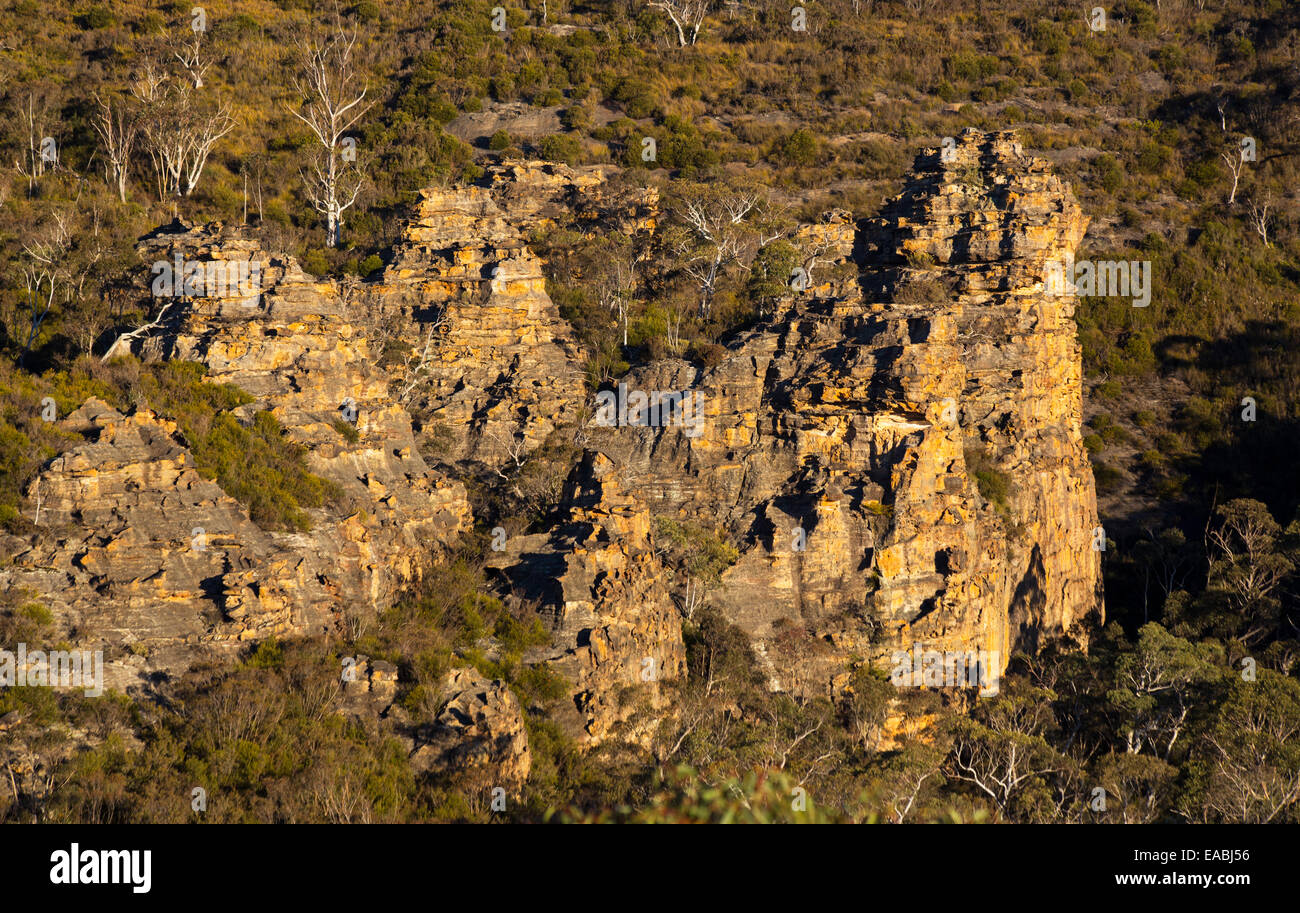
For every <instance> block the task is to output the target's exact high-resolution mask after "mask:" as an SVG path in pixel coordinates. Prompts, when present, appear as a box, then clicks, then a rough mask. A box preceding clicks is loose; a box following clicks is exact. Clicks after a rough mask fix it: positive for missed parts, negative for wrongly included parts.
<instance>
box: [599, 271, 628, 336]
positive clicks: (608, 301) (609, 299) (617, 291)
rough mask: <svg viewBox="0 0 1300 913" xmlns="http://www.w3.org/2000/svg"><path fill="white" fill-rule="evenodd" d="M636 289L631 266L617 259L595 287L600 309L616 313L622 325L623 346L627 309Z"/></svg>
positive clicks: (625, 334)
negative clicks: (608, 272)
mask: <svg viewBox="0 0 1300 913" xmlns="http://www.w3.org/2000/svg"><path fill="white" fill-rule="evenodd" d="M635 289H636V276H635V274H634V272H633V267H632V264H630V263H629V262H628V261H627V260H625V259H623V258H621V257H619V258H616V259H615V260H614V263H613V266H612V271H611V272H610V274H609V275H607V276H606V277H605V278H604V279H603V280H602V281H601V282H600V284H599V286H598V287H597V295H598V296H599V298H600V304H601V306H602V307H604V308H606V309H607V310H609V311H610V312H611V313H617V314H618V319H619V321H620V322H622V324H623V345H624V346H626V345H627V324H628V308H629V306H630V305H631V303H632V295H633V293H634V292H635Z"/></svg>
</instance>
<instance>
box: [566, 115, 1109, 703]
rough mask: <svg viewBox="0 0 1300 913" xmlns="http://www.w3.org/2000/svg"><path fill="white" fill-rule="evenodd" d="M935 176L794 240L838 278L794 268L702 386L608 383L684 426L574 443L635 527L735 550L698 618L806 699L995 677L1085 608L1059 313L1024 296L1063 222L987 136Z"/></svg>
mask: <svg viewBox="0 0 1300 913" xmlns="http://www.w3.org/2000/svg"><path fill="white" fill-rule="evenodd" d="M944 158H945V157H944V156H941V155H940V154H939V153H937V152H935V153H931V154H926V155H922V156H921V157H920V159H919V160H918V163H917V172H918V173H917V176H916V178H915V180H914V181H912V182H911V183H910V185H909V187H908V189H907V190H906V191H905V192H904V193H903V194H902V195H901V196H900V197H898V198H897V199H895V200H893V201H891V202H890V203H889V204H888V205H887V206H886V208H885V209H884V211H883V212H882V215H881V218H879V219H878V220H875V221H873V222H871V223H868V224H864V225H861V226H859V227H858V229H857V230H856V231H855V230H854V227H853V226H852V225H851V224H849V223H848V222H846V221H845V220H844V219H842V218H838V217H833V218H831V219H829V220H828V221H827V223H825V224H823V225H820V226H813V227H810V228H808V229H806V230H805V232H804V239H805V241H806V242H808V244H810V245H815V246H816V247H817V248H818V249H819V250H820V251H821V259H822V261H829V262H830V263H831V264H832V265H834V264H836V263H837V262H838V263H839V264H846V263H852V264H856V272H857V273H858V275H857V276H856V278H855V279H850V280H848V281H827V280H826V277H825V274H823V277H822V279H820V280H819V277H818V275H817V274H816V273H815V272H814V275H813V276H812V281H811V283H810V288H809V289H808V290H807V291H806V292H804V293H802V294H799V295H796V296H795V297H794V299H793V300H792V301H791V302H790V303H789V305H788V306H787V307H784V308H783V309H781V311H780V312H779V313H778V314H777V315H776V317H775V318H774V319H773V320H772V321H771V322H770V323H769V324H768V325H766V326H762V327H760V328H758V329H756V330H754V331H752V332H750V333H748V334H745V335H744V336H742V337H741V338H740V339H738V340H736V341H734V342H733V343H732V344H730V345H729V346H728V351H727V356H726V357H725V358H724V359H723V361H722V362H721V363H720V364H719V365H718V366H717V367H715V368H712V369H709V370H707V371H703V372H699V371H697V370H696V369H695V368H693V367H691V366H690V365H687V364H685V363H669V364H660V365H655V366H652V367H650V368H648V369H645V370H642V371H639V372H636V373H634V375H633V376H632V377H630V378H629V379H628V381H627V386H628V388H629V390H632V389H636V390H640V391H643V392H645V393H647V394H653V393H654V392H655V391H663V392H672V391H686V392H688V393H694V394H697V395H699V396H702V406H701V408H702V413H703V421H702V422H700V423H699V425H698V427H697V428H694V429H692V428H688V427H661V428H650V427H636V425H635V420H633V421H632V422H630V423H629V426H628V427H617V428H592V429H590V430H591V434H592V446H593V447H594V448H596V449H599V450H600V451H601V452H602V453H604V454H606V455H607V456H608V457H609V458H610V459H611V460H612V462H613V464H614V466H615V469H614V470H613V471H612V474H613V475H615V476H616V477H617V478H618V479H619V484H620V486H622V487H625V488H627V489H629V490H630V491H633V492H635V493H637V494H638V495H639V496H640V497H641V498H642V499H643V500H644V501H645V502H646V503H647V504H648V505H649V506H650V508H651V509H652V510H653V511H654V512H655V513H657V514H663V513H666V514H668V515H670V516H680V517H687V518H691V519H694V520H697V521H699V522H702V523H706V524H721V525H722V526H723V527H724V528H725V529H726V530H727V531H728V532H729V533H730V534H731V535H732V536H733V537H735V538H736V539H738V540H739V541H740V542H741V543H742V554H741V557H740V560H739V561H738V562H737V564H736V565H735V566H733V567H732V568H731V569H729V570H728V571H727V572H726V573H725V574H724V576H723V578H722V582H721V586H720V587H719V588H717V589H716V590H715V591H714V592H713V593H712V594H711V602H712V603H713V604H714V605H715V606H716V607H718V608H719V609H720V610H721V611H722V612H723V614H724V615H726V617H727V618H729V619H730V620H731V621H733V622H734V623H736V624H738V625H740V626H741V627H742V628H743V629H745V630H746V631H747V632H748V633H749V634H750V636H751V638H752V639H753V641H754V644H755V646H756V648H757V650H758V651H759V653H760V655H761V656H763V657H764V661H765V662H766V663H767V664H768V671H769V673H770V676H771V682H772V685H773V686H774V687H779V688H786V689H795V690H811V691H814V692H816V691H821V690H823V689H824V688H825V687H826V686H827V683H828V682H829V681H830V680H831V679H832V678H833V676H834V674H835V672H836V670H838V669H842V668H844V666H845V663H846V662H847V661H848V660H849V659H850V658H852V657H863V658H868V659H874V660H876V661H881V662H887V661H888V657H889V656H890V654H891V653H892V652H893V651H895V650H899V649H903V650H911V649H912V648H913V646H914V645H919V646H920V647H921V648H923V649H927V650H940V651H948V650H952V651H967V650H986V651H990V652H996V653H997V654H998V657H999V659H1000V666H1004V665H1005V662H1006V659H1007V657H1008V656H1009V654H1010V652H1011V650H1012V649H1013V648H1014V647H1016V646H1026V647H1030V648H1033V647H1034V646H1036V645H1037V642H1038V641H1039V640H1040V639H1041V638H1051V637H1056V636H1060V635H1062V634H1065V633H1067V632H1069V631H1071V630H1072V629H1073V628H1074V627H1075V624H1076V622H1078V621H1079V620H1080V619H1081V618H1083V617H1084V616H1086V615H1087V614H1088V613H1090V612H1094V611H1100V608H1101V601H1100V582H1099V581H1100V573H1099V556H1098V554H1097V553H1096V552H1094V551H1093V546H1092V540H1093V529H1094V528H1095V527H1096V525H1097V517H1096V508H1095V500H1094V493H1093V487H1092V476H1091V472H1090V470H1089V465H1088V461H1087V455H1086V452H1085V451H1084V449H1083V445H1082V441H1081V435H1080V427H1079V426H1080V412H1081V386H1080V382H1079V381H1080V359H1079V350H1078V346H1077V344H1076V342H1075V340H1074V329H1073V321H1072V315H1073V308H1074V301H1073V300H1072V299H1070V298H1068V297H1052V296H1048V295H1045V294H1044V291H1043V284H1042V275H1043V264H1044V262H1045V261H1046V260H1047V259H1049V258H1059V257H1060V256H1062V255H1063V253H1064V252H1065V251H1067V250H1073V248H1074V247H1075V245H1076V244H1077V243H1078V241H1079V239H1080V238H1081V237H1082V235H1083V232H1084V230H1085V227H1086V222H1085V220H1084V218H1083V217H1082V215H1081V213H1080V210H1079V207H1078V205H1077V203H1076V202H1075V200H1074V198H1073V196H1072V195H1071V194H1070V192H1069V190H1068V188H1067V187H1066V186H1065V185H1063V184H1062V183H1061V182H1060V181H1058V180H1057V179H1056V178H1054V177H1053V176H1052V175H1051V174H1050V172H1049V170H1048V167H1047V165H1046V163H1044V162H1042V161H1041V160H1036V159H1031V158H1029V157H1027V156H1025V155H1024V154H1023V152H1022V151H1021V149H1020V147H1019V145H1018V144H1016V143H1015V141H1014V139H1013V138H1012V137H1010V136H1006V135H992V136H984V135H979V134H973V133H972V134H967V135H964V136H963V137H962V138H961V141H960V142H959V143H958V145H957V147H956V149H955V152H954V154H953V155H951V156H950V157H949V158H948V160H946V161H945V160H944ZM806 249H807V246H806ZM831 272H832V273H834V272H837V271H836V270H832V271H831ZM838 272H843V270H839V271H838ZM696 402H697V403H700V402H701V401H700V400H697V401H696ZM981 487H983V489H984V492H985V493H984V494H981ZM998 671H999V672H1000V671H1001V668H999V670H998Z"/></svg>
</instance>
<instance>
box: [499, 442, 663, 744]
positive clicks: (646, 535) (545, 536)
mask: <svg viewBox="0 0 1300 913" xmlns="http://www.w3.org/2000/svg"><path fill="white" fill-rule="evenodd" d="M612 468H613V466H612V464H611V463H610V461H609V460H608V459H606V458H605V457H604V456H602V455H601V454H599V453H589V454H588V455H587V458H586V459H585V460H584V461H583V463H582V464H581V465H580V466H579V467H578V468H577V469H576V470H575V471H574V473H573V476H572V477H571V478H570V480H569V482H568V484H567V486H566V491H565V497H564V502H565V504H566V505H568V506H567V508H566V510H565V512H564V515H563V516H562V517H561V518H560V522H558V523H557V524H556V526H555V528H554V529H552V531H551V532H549V533H539V534H536V535H532V536H517V537H515V538H514V539H513V540H511V541H509V542H508V543H507V546H508V547H507V548H506V549H504V550H503V551H502V552H501V553H500V554H499V555H496V556H493V558H492V562H491V563H492V565H494V566H495V567H497V568H499V569H502V572H503V574H504V576H505V578H506V579H507V580H508V581H509V583H510V585H511V586H512V588H513V590H514V592H515V593H516V594H517V595H518V596H521V597H522V598H525V599H528V600H530V601H532V602H533V603H534V604H535V605H537V606H538V608H539V611H540V612H541V613H542V615H543V617H544V618H545V619H546V620H547V621H548V623H549V626H550V628H551V630H552V632H553V638H554V643H555V647H554V648H553V649H550V650H541V651H538V652H536V653H534V654H533V655H532V656H530V657H529V659H530V661H531V662H534V663H537V662H545V663H547V664H549V665H551V666H552V668H554V669H555V671H557V672H559V673H561V674H562V675H563V676H564V677H565V679H566V680H567V681H570V682H573V683H574V684H575V691H574V707H575V709H576V710H577V717H576V718H575V720H574V721H573V722H574V724H575V725H574V727H573V728H574V735H576V736H578V737H579V738H581V739H582V740H583V741H585V742H591V743H594V742H599V741H601V740H602V739H603V738H605V737H606V736H607V735H608V734H609V733H610V731H611V730H612V728H613V727H614V726H615V725H617V724H618V723H621V722H623V721H625V720H627V719H628V718H629V717H630V716H632V715H633V713H634V712H635V711H636V710H637V709H638V708H637V704H636V702H632V701H627V700H624V698H626V697H627V696H628V695H627V694H626V692H629V691H631V690H635V691H636V693H637V694H638V695H640V697H641V699H642V700H643V701H644V702H645V706H646V707H647V708H648V709H656V710H657V709H662V708H663V706H664V700H665V694H664V692H663V690H662V688H661V683H662V682H665V681H670V680H673V679H676V678H678V677H680V676H681V675H682V674H684V673H685V671H686V651H685V648H684V647H683V644H682V627H681V616H680V614H679V612H678V610H677V607H676V606H675V605H674V604H673V601H672V597H671V595H670V593H669V590H668V586H667V581H668V578H669V576H670V575H669V571H668V569H667V568H665V567H664V566H663V564H662V562H661V561H660V560H659V558H658V556H657V555H656V554H655V552H654V548H653V545H652V543H651V535H650V531H651V518H650V513H649V511H648V510H647V509H646V507H645V505H644V504H643V503H642V502H641V501H639V500H638V499H637V498H636V497H635V496H632V495H629V494H628V493H626V492H624V491H621V490H620V489H619V488H618V486H617V483H616V481H615V479H614V477H613V475H612V473H611V470H612Z"/></svg>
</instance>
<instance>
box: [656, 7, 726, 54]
mask: <svg viewBox="0 0 1300 913" xmlns="http://www.w3.org/2000/svg"><path fill="white" fill-rule="evenodd" d="M710 6H711V3H710V2H709V0H651V2H650V8H651V9H657V10H662V11H663V12H664V13H665V14H667V16H668V18H669V19H671V20H672V22H673V25H674V26H675V27H676V28H677V46H678V47H682V48H684V47H686V45H688V44H694V43H695V39H697V38H698V37H699V35H700V26H701V25H703V24H704V17H705V16H706V15H707V14H708V12H709V7H710ZM688 33H689V35H690V37H689V38H687V34H688Z"/></svg>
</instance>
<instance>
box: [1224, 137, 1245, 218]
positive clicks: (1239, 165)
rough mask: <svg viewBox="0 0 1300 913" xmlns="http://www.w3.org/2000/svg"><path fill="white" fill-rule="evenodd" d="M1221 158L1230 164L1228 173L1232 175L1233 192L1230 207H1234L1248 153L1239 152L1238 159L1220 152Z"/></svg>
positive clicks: (1230, 196) (1230, 195)
mask: <svg viewBox="0 0 1300 913" xmlns="http://www.w3.org/2000/svg"><path fill="white" fill-rule="evenodd" d="M1219 157H1220V158H1222V159H1223V160H1224V161H1225V162H1227V163H1228V171H1230V172H1231V173H1232V192H1231V193H1229V194H1228V205H1229V206H1232V205H1233V204H1234V203H1236V202H1237V184H1238V183H1239V182H1240V181H1241V171H1242V169H1243V168H1245V167H1246V153H1245V151H1244V150H1238V151H1237V155H1236V157H1233V156H1231V155H1229V154H1228V153H1226V152H1220V153H1219Z"/></svg>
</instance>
